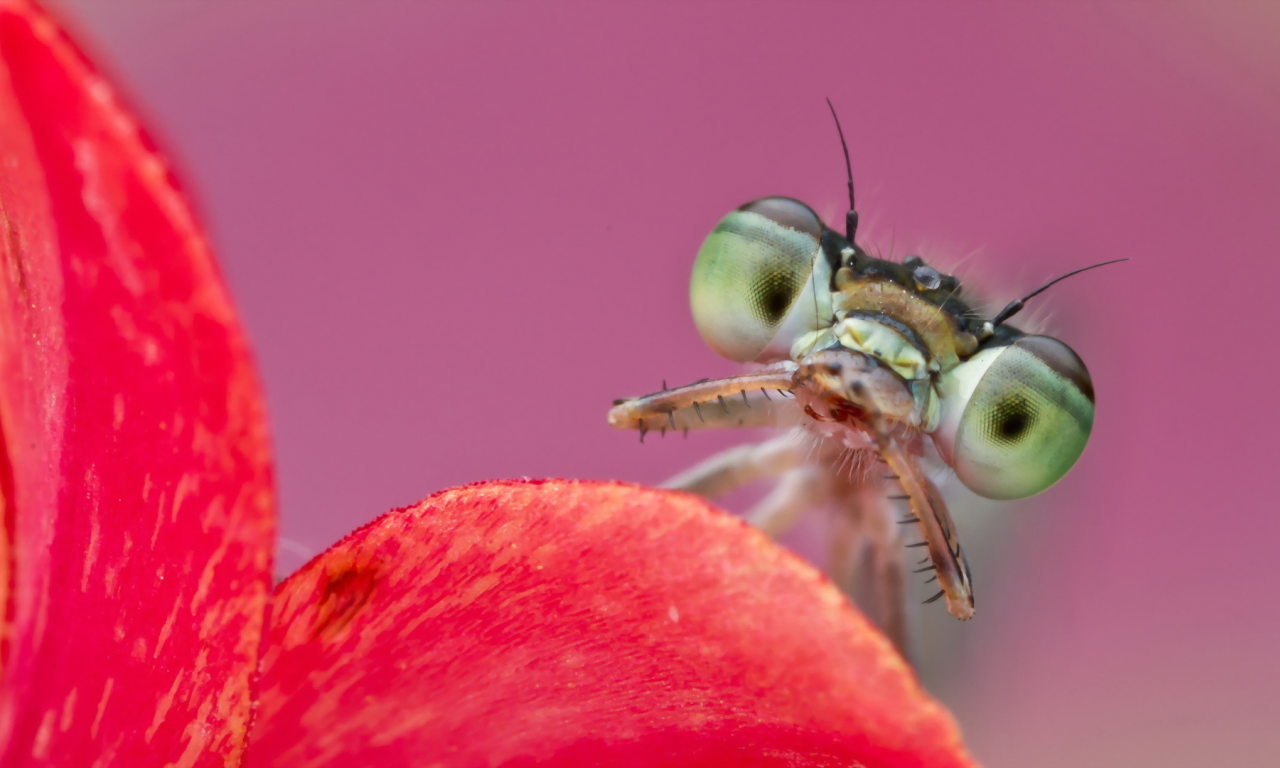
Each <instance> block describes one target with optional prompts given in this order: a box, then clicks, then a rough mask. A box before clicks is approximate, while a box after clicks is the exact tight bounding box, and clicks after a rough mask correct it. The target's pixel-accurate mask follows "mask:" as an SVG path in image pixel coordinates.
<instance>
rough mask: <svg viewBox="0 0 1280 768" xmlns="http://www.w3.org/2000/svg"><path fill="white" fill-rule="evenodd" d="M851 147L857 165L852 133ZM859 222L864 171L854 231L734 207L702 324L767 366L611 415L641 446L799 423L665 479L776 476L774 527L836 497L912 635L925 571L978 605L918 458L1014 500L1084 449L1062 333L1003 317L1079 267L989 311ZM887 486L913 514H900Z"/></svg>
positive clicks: (877, 591)
mask: <svg viewBox="0 0 1280 768" xmlns="http://www.w3.org/2000/svg"><path fill="white" fill-rule="evenodd" d="M828 103H829V102H828ZM832 115H833V116H834V115H835V111H834V109H833V110H832ZM836 125H837V128H839V120H838V118H837V121H836ZM840 140H841V144H842V145H844V136H843V132H841V134H840ZM844 154H845V163H846V166H849V165H850V164H849V152H848V147H847V145H846V146H844ZM857 226H858V214H857V210H856V206H855V205H854V196H853V175H852V169H851V168H850V169H849V211H848V213H847V214H846V220H845V232H844V234H841V233H839V232H836V231H835V230H833V229H831V228H830V227H828V226H826V225H824V224H823V222H822V221H821V219H820V218H819V217H818V215H817V214H816V213H814V211H813V210H812V209H811V208H809V207H808V206H807V205H805V204H804V203H801V202H799V201H798V200H793V199H790V198H784V197H767V198H763V199H760V200H756V201H754V202H750V203H747V204H746V205H744V206H742V207H741V208H738V209H737V210H735V211H733V212H731V213H730V214H729V215H727V216H725V217H724V219H722V220H721V221H720V223H719V224H717V225H716V227H715V229H713V230H712V231H711V234H710V235H708V236H707V239H706V241H705V242H704V243H703V245H702V248H701V249H700V250H699V251H698V255H697V258H696V260H695V262H694V267H693V277H692V280H691V284H690V289H689V295H690V302H691V305H692V310H693V319H694V323H695V325H696V326H697V328H698V331H699V332H700V333H701V335H702V338H703V339H704V340H705V341H706V342H707V344H708V345H709V346H710V347H711V348H712V349H714V350H715V351H716V352H718V353H720V354H721V355H723V356H724V357H727V358H729V359H730V360H735V361H739V362H743V363H757V364H759V367H757V368H755V369H754V370H751V371H750V372H747V373H744V374H742V375H740V376H734V377H731V378H727V379H715V380H703V381H698V382H695V383H693V384H689V385H686V386H678V387H674V388H666V384H665V382H664V384H663V387H664V388H663V390H662V391H660V392H655V393H653V394H650V395H645V396H643V397H636V398H630V399H626V400H619V401H617V402H616V403H615V404H614V406H613V409H612V410H611V411H610V412H609V423H610V424H611V425H613V426H614V427H617V428H620V429H638V430H639V431H640V438H641V440H643V439H644V436H645V434H646V433H647V432H651V431H663V432H665V431H668V430H674V431H687V430H691V429H712V428H723V427H757V426H768V425H772V426H783V427H789V430H788V431H787V432H786V433H784V434H782V435H781V436H779V437H777V438H774V439H771V440H768V441H766V442H764V443H760V444H756V445H746V446H741V447H738V448H735V449H732V450H729V451H727V452H725V453H722V454H720V455H717V456H714V457H712V458H711V459H709V460H707V461H705V462H704V463H702V464H700V465H698V466H696V467H694V468H693V469H691V470H689V471H688V472H686V473H684V474H681V475H680V476H678V477H676V478H673V479H672V480H671V481H670V482H669V483H667V485H668V487H673V488H680V489H684V490H688V491H692V492H695V493H698V494H700V495H703V496H706V497H708V498H715V497H717V496H720V495H722V494H724V493H727V492H729V491H731V490H733V489H734V488H737V487H739V486H741V485H743V484H745V483H749V482H752V481H754V480H757V479H760V478H769V477H775V478H777V485H776V486H775V487H774V488H773V490H772V491H771V492H770V493H768V494H767V495H766V496H765V497H764V498H763V499H762V500H761V501H760V502H759V503H758V505H757V506H756V507H755V508H754V509H753V510H751V512H750V513H749V519H750V520H751V521H752V522H753V523H754V524H755V525H757V526H759V527H760V528H762V529H763V530H764V531H766V532H767V533H769V534H770V535H774V536H776V535H779V534H781V533H783V532H785V531H786V530H787V529H788V528H789V527H790V526H791V525H792V524H793V523H794V522H795V520H796V519H797V517H798V516H799V515H800V514H801V513H802V512H803V511H804V510H805V509H808V508H810V507H814V506H817V505H820V504H823V503H828V502H834V503H836V504H838V505H841V506H842V507H843V508H844V509H845V510H847V511H848V513H849V514H850V515H851V516H852V517H853V519H854V520H855V521H856V525H857V530H858V535H859V537H860V538H861V540H862V541H861V542H860V544H859V545H858V546H856V547H855V546H852V545H851V546H850V548H849V549H850V551H849V553H848V557H854V558H857V559H858V560H859V562H857V563H853V564H846V566H847V567H846V568H845V571H846V572H848V573H856V574H857V575H858V578H854V579H852V580H846V581H845V583H843V584H842V586H844V587H845V589H846V591H848V592H849V593H850V594H851V596H852V597H853V598H854V599H855V601H856V602H858V603H859V604H860V605H861V606H862V607H863V609H864V610H866V611H867V612H868V613H869V614H870V615H871V618H872V619H873V620H874V621H875V622H876V623H877V624H879V625H880V626H881V628H882V629H884V630H885V631H886V632H887V633H888V634H889V635H890V637H892V638H894V640H895V642H897V643H898V644H899V645H900V646H901V645H903V644H904V642H905V641H904V638H905V633H906V621H907V617H906V605H905V599H904V598H905V591H906V580H907V578H908V577H909V574H910V573H915V574H923V575H927V577H928V580H929V581H930V582H932V581H935V580H936V582H937V585H938V587H939V590H938V592H937V594H936V595H934V596H933V597H932V598H930V599H929V600H927V601H926V602H933V601H935V600H938V599H940V598H944V597H945V599H946V606H947V611H948V612H949V613H950V614H951V615H952V616H954V617H956V618H958V619H968V618H971V617H972V616H973V613H974V599H973V585H972V583H971V581H970V575H969V566H968V563H967V561H966V559H965V553H964V549H963V547H962V546H961V544H960V538H959V535H958V533H957V531H956V527H955V524H954V523H953V521H952V519H951V516H950V514H949V513H948V511H947V506H946V504H945V502H944V501H943V498H942V496H941V495H940V493H939V491H938V488H937V487H936V486H935V484H934V483H933V482H932V481H931V479H930V477H929V476H928V475H927V474H926V473H925V472H924V471H923V469H922V466H921V459H922V457H924V456H925V455H926V453H927V454H929V455H933V454H934V453H936V455H937V456H938V457H939V458H940V459H941V460H942V461H943V462H945V463H946V464H947V465H949V466H950V467H951V468H952V469H953V470H954V472H955V475H956V477H958V478H959V480H960V481H961V482H962V483H964V485H965V486H967V487H968V488H969V489H971V490H972V491H974V492H975V493H977V494H979V495H981V496H985V497H987V498H992V499H1017V498H1023V497H1026V496H1031V495H1033V494H1036V493H1039V492H1041V491H1043V490H1045V489H1046V488H1048V487H1049V486H1051V485H1053V484H1054V483H1055V482H1057V481H1058V480H1059V479H1060V478H1062V476H1063V475H1065V474H1066V473H1067V471H1068V470H1069V469H1070V468H1071V467H1072V465H1074V464H1075V462H1076V460H1077V459H1078V458H1079V457H1080V454H1081V452H1082V451H1083V450H1084V447H1085V443H1086V442H1087V441H1088V439H1089V433H1090V430H1091V429H1092V426H1093V413H1094V395H1093V385H1092V382H1091V380H1090V378H1089V372H1088V370H1087V369H1086V368H1085V365H1084V363H1083V361H1081V359H1080V358H1079V356H1077V355H1076V353H1075V352H1074V351H1072V349H1071V348H1070V347H1068V346H1067V345H1066V344H1064V343H1063V342H1061V341H1058V340H1057V339H1054V338H1051V337H1049V336H1042V335H1032V334H1027V333H1024V332H1022V331H1020V330H1018V329H1017V328H1014V327H1013V326H1011V325H1009V324H1008V320H1009V319H1010V318H1012V317H1013V316H1014V315H1015V314H1017V313H1018V312H1019V311H1020V310H1021V309H1022V308H1023V305H1024V304H1025V302H1026V301H1027V299H1030V298H1031V297H1033V296H1036V295H1037V294H1039V293H1040V292H1042V291H1044V290H1045V289H1046V288H1048V287H1049V286H1050V285H1052V284H1053V283H1056V282H1057V281H1058V280H1061V279H1063V278H1065V277H1069V276H1070V275H1073V274H1077V273H1078V272H1082V271H1084V270H1083V269H1082V270H1076V271H1075V272H1071V273H1069V274H1068V275H1063V276H1062V277H1059V278H1057V279H1056V280H1053V281H1051V282H1049V283H1048V284H1046V285H1044V286H1042V287H1040V288H1039V289H1037V290H1035V291H1033V292H1032V293H1030V294H1029V295H1027V296H1025V297H1023V298H1022V299H1018V300H1017V301H1014V302H1012V303H1010V304H1009V305H1008V306H1006V307H1005V308H1004V309H1003V310H1001V311H1000V312H998V313H996V314H995V315H994V316H992V317H989V318H987V317H983V316H982V315H980V314H979V313H978V312H976V311H975V310H974V309H973V308H972V307H971V306H970V305H969V304H968V303H966V301H965V297H964V295H963V293H962V291H961V290H960V283H959V281H958V280H957V279H956V278H955V277H953V276H951V275H946V274H942V273H941V272H939V271H938V270H937V269H935V268H933V267H931V266H929V265H928V264H926V263H925V261H924V260H923V259H921V258H920V257H919V256H908V257H907V258H906V259H904V260H903V261H901V262H895V261H890V260H885V259H881V258H876V257H872V256H870V255H869V254H868V253H867V252H866V251H865V250H863V249H862V248H861V247H859V245H858V244H857V242H856V241H855V235H856V234H857ZM1104 263H1107V264H1109V263H1113V262H1104ZM1093 266H1094V267H1097V266H1102V265H1101V264H1095V265H1093ZM1092 268H1093V267H1086V268H1085V269H1092ZM929 444H931V446H930V445H929ZM887 500H897V501H901V502H906V503H907V506H908V507H909V509H910V512H909V513H908V514H905V516H904V514H903V513H901V512H898V513H897V514H895V513H894V511H893V508H892V507H891V506H890V505H889V504H888V503H887ZM912 530H914V531H915V532H916V535H914V536H912V535H909V532H910V531H912ZM922 550H923V552H922ZM904 553H922V554H927V557H924V558H922V559H920V560H919V561H916V560H915V559H913V558H911V557H910V556H908V555H906V554H904ZM922 578H924V576H922Z"/></svg>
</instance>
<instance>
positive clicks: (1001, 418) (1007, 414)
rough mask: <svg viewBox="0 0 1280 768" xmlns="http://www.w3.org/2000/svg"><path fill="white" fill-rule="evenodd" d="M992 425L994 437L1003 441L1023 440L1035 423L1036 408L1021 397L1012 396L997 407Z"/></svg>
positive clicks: (1014, 441)
mask: <svg viewBox="0 0 1280 768" xmlns="http://www.w3.org/2000/svg"><path fill="white" fill-rule="evenodd" d="M994 417H995V418H994V419H993V421H994V422H995V423H994V424H992V426H993V427H994V428H995V429H994V432H995V434H994V435H993V437H995V439H996V440H997V441H999V442H1002V443H1016V442H1018V441H1019V440H1021V439H1022V438H1023V437H1024V436H1026V434H1027V433H1028V432H1030V431H1031V427H1032V426H1033V425H1034V424H1035V420H1036V414H1035V409H1034V408H1032V407H1031V403H1029V402H1027V401H1026V400H1025V399H1023V398H1021V397H1014V398H1010V399H1008V400H1006V401H1004V402H1003V403H1001V404H1000V405H999V406H997V408H996V412H995V414H994Z"/></svg>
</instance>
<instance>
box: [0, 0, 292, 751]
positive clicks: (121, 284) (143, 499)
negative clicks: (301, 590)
mask: <svg viewBox="0 0 1280 768" xmlns="http://www.w3.org/2000/svg"><path fill="white" fill-rule="evenodd" d="M0 67H3V69H2V70H0V148H2V152H3V156H2V161H0V431H2V432H3V449H4V455H3V457H2V459H0V495H2V497H3V508H4V520H3V536H0V549H2V550H3V551H2V552H0V592H2V593H3V594H2V595H0V598H2V599H3V605H4V607H5V609H6V610H5V616H4V620H3V650H2V651H0V653H2V654H3V657H2V662H3V678H2V685H0V764H2V765H4V766H6V767H10V766H21V765H41V766H58V765H65V766H90V765H99V764H105V763H107V762H110V763H111V764H113V765H130V766H133V765H137V766H142V765H149V766H150V765H156V766H158V765H164V764H166V763H169V764H171V765H183V766H189V765H224V764H225V765H234V764H236V763H237V762H238V759H239V754H240V753H241V752H242V750H243V744H244V735H245V733H246V731H247V723H248V718H249V713H250V690H249V689H250V685H249V683H250V679H251V676H252V674H253V669H254V666H255V663H256V661H257V656H258V653H257V651H258V644H259V637H260V633H261V625H262V620H263V619H262V616H263V608H264V602H265V599H266V593H267V591H268V589H269V581H268V578H269V567H270V547H271V536H272V533H273V509H272V503H273V502H272V495H271V485H270V471H269V456H268V446H267V441H266V436H265V430H264V427H263V415H262V407H261V403H260V395H259V392H258V388H257V384H256V382H255V379H254V374H253V371H252V368H251V364H250V360H249V353H248V350H247V348H246V344H245V341H244V338H243V336H242V335H241V332H240V330H239V327H238V326H237V323H236V318H235V314H234V312H233V310H232V308H231V304H230V302H229V300H228V298H227V295H226V293H225V291H224V289H223V287H222V283H221V281H220V279H219V277H218V274H217V272H216V268H215V266H214V264H213V261H212V258H211V256H210V253H209V250H208V246H207V244H206V243H205V240H204V238H203V235H202V234H201V232H200V230H199V227H198V226H197V224H196V222H195V221H194V220H193V218H192V214H191V211H190V209H189V207H188V205H187V203H186V201H185V200H183V198H182V195H181V194H180V193H179V192H178V191H177V190H176V189H175V187H174V184H173V181H172V179H171V178H170V177H169V175H168V173H167V171H166V168H165V165H164V164H163V162H162V161H161V160H160V159H159V158H158V157H157V156H156V154H155V152H154V151H153V150H152V149H151V147H150V145H149V143H148V141H147V139H146V138H145V137H144V136H143V135H142V134H141V131H140V130H139V127H138V125H137V124H136V123H135V122H134V119H133V118H132V117H131V116H130V115H129V114H128V113H127V112H126V111H125V110H124V109H122V108H121V106H120V105H119V103H118V101H117V98H116V96H115V94H114V93H113V91H112V89H111V87H110V86H109V85H108V84H107V83H106V82H105V81H104V80H103V79H102V78H101V77H100V76H99V75H97V74H96V73H95V72H94V71H93V68H92V67H91V66H90V65H89V64H88V63H87V62H86V61H85V60H84V59H83V58H82V57H81V55H80V54H79V53H78V51H77V50H76V49H75V48H74V46H73V45H72V44H71V43H70V42H69V41H68V40H67V39H66V37H65V36H64V35H63V34H62V33H61V32H60V31H59V29H58V28H57V27H56V25H55V24H54V23H53V22H52V21H51V20H50V18H49V17H48V16H47V15H45V14H44V13H43V12H42V11H40V10H39V9H38V8H36V7H34V6H33V5H31V4H30V3H27V2H22V1H21V0H4V2H0ZM95 760H101V761H102V762H101V763H100V762H95Z"/></svg>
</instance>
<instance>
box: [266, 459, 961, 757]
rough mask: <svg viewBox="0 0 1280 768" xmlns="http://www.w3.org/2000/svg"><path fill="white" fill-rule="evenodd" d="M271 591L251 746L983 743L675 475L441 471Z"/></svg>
mask: <svg viewBox="0 0 1280 768" xmlns="http://www.w3.org/2000/svg"><path fill="white" fill-rule="evenodd" d="M273 612H274V615H273V617H272V620H271V625H270V627H269V628H268V635H267V649H266V651H265V652H264V654H263V673H262V682H261V688H262V699H261V705H260V710H259V715H258V719H257V720H256V722H255V725H254V730H253V734H252V737H251V740H250V749H249V754H248V758H247V764H248V765H251V766H276V767H277V768H285V767H286V766H287V767H288V768H301V767H303V766H306V767H307V768H314V767H317V766H351V765H359V766H414V765H439V766H484V765H511V766H516V765H530V766H532V765H542V764H553V765H575V766H577V765H611V766H624V765H625V766H630V765H637V766H638V765H647V766H653V765H666V766H676V765H680V766H693V765H725V764H729V763H736V764H742V765H756V766H766V765H778V766H781V765H821V766H827V765H846V766H847V765H863V766H867V767H868V768H870V767H871V766H909V765H910V766H924V765H928V766H933V767H935V768H937V767H940V766H968V765H972V762H971V761H970V759H969V758H968V757H967V756H966V755H965V753H964V750H963V748H962V747H961V746H960V742H959V735H958V733H957V731H956V728H955V725H954V724H953V723H952V721H951V719H950V717H949V716H948V715H947V714H946V712H945V711H944V710H943V709H942V708H941V706H939V705H938V704H937V703H935V702H933V701H932V700H931V699H929V698H928V697H927V696H926V695H925V694H924V693H923V692H922V690H921V689H920V687H919V685H917V683H916V681H915V679H914V678H913V677H912V674H911V672H910V671H909V670H908V668H907V667H906V665H905V664H904V663H903V661H902V660H901V659H900V658H899V657H898V656H897V655H896V654H895V653H894V651H893V649H892V648H891V646H890V644H889V643H888V641H887V640H885V639H884V638H883V637H882V636H881V635H880V634H878V633H877V632H876V631H875V630H874V629H873V628H872V627H871V625H870V624H868V622H867V621H866V620H865V619H863V618H862V617H861V616H860V615H858V614H857V613H855V612H854V611H853V610H852V609H850V608H849V607H848V605H847V604H846V602H845V600H844V598H843V597H841V596H840V594H839V593H838V592H837V591H836V590H835V589H834V588H833V587H832V586H831V585H830V583H828V582H827V581H826V580H825V579H824V578H823V577H822V576H820V575H819V574H818V573H817V572H815V571H814V570H813V569H811V568H810V567H808V566H807V565H805V564H803V563H801V562H800V561H799V560H797V559H796V558H794V557H792V556H791V555H789V554H787V553H786V552H784V551H783V550H781V549H779V548H778V547H776V546H774V545H773V544H772V543H770V542H769V541H767V540H766V539H765V538H764V537H763V536H761V535H760V534H759V533H758V532H756V531H754V530H752V529H750V528H748V527H747V526H745V525H744V524H743V523H741V522H739V521H737V520H734V519H733V518H730V517H728V516H726V515H724V514H722V513H720V512H717V511H716V510H714V509H713V508H711V507H710V506H708V505H707V504H706V503H704V502H703V501H701V500H699V499H697V498H695V497H692V496H688V495H685V494H676V493H671V492H659V491H652V490H645V489H639V488H634V487H630V486H624V485H617V484H601V483H586V482H583V483H574V482H566V481H546V482H543V483H519V482H509V483H491V484H481V485H476V486H470V487H466V488H461V489H457V490H451V491H445V492H444V493H441V494H437V495H435V496H432V497H431V498H429V499H427V500H426V501H424V502H422V503H421V504H419V505H417V506H415V507H411V508H408V509H404V510H400V511H397V512H393V513H391V514H389V515H387V516H385V517H383V518H381V519H380V520H378V521H377V522H375V523H373V524H371V525H369V526H367V527H365V528H362V529H360V530H359V531H357V532H355V533H353V534H352V535H350V536H348V537H347V538H346V539H344V540H343V541H342V542H340V543H339V544H337V545H336V546H335V547H333V548H332V549H330V550H329V551H328V552H326V553H325V554H324V555H322V556H321V557H319V558H317V559H316V560H314V561H312V562H311V563H310V564H308V565H307V566H306V567H305V568H303V569H302V570H301V571H299V572H298V573H297V574H295V575H293V576H292V577H290V578H289V579H288V580H287V581H285V582H284V583H283V584H281V585H280V587H279V589H278V591H277V598H276V604H275V608H274V609H273Z"/></svg>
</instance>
